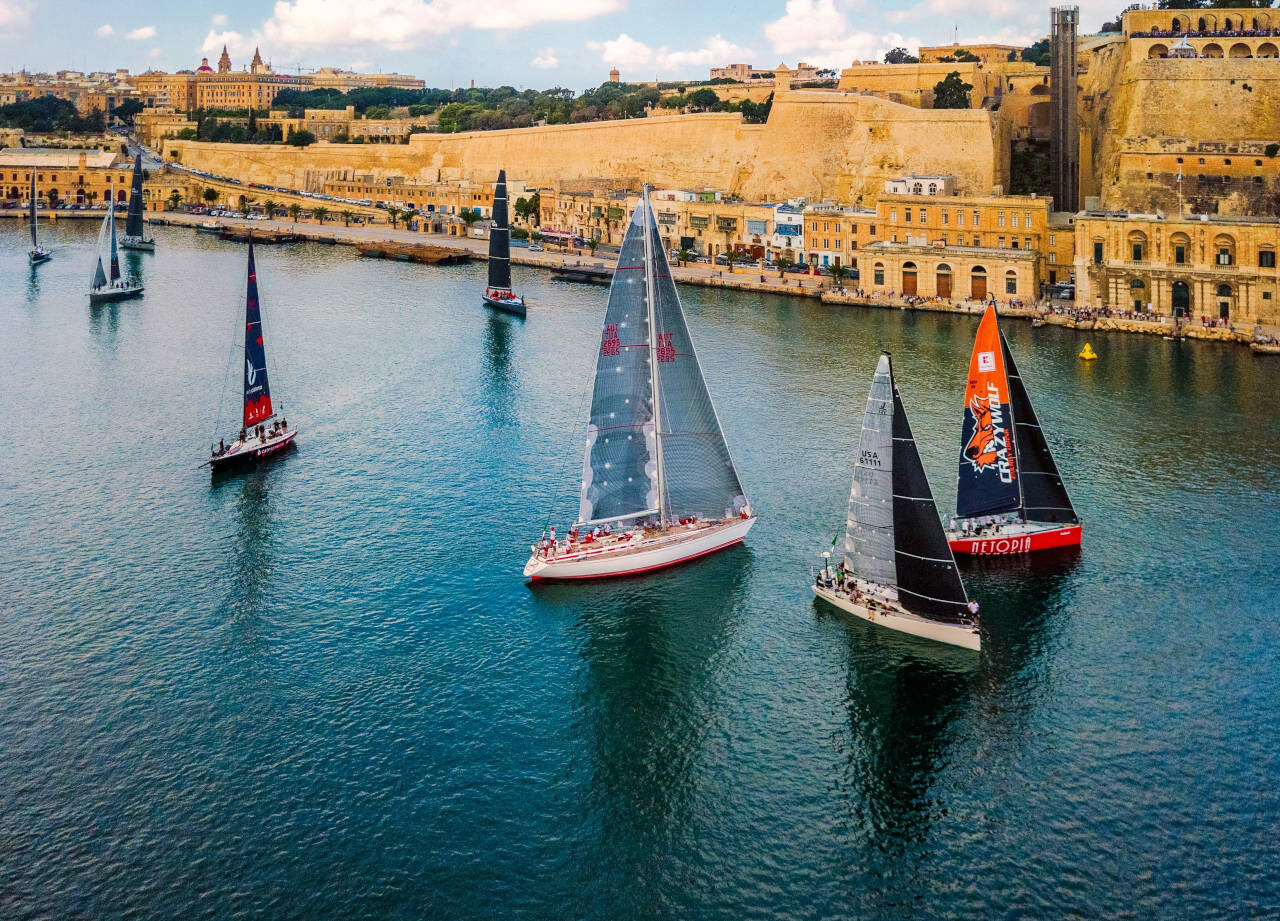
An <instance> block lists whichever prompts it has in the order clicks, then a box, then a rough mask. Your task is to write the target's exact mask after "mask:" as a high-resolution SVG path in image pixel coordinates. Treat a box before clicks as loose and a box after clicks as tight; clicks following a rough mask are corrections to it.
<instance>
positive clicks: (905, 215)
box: [902, 208, 911, 224]
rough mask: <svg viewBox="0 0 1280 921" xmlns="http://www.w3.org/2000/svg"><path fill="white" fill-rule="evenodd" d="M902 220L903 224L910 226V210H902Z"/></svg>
mask: <svg viewBox="0 0 1280 921" xmlns="http://www.w3.org/2000/svg"><path fill="white" fill-rule="evenodd" d="M902 220H903V222H904V223H907V224H910V223H911V209H910V208H904V209H902Z"/></svg>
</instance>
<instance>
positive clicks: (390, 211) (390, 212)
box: [386, 205, 469, 230]
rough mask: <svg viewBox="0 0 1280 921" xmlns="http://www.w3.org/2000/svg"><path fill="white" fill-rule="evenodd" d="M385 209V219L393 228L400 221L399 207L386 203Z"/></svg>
mask: <svg viewBox="0 0 1280 921" xmlns="http://www.w3.org/2000/svg"><path fill="white" fill-rule="evenodd" d="M386 211H387V220H389V221H390V222H391V227H392V229H393V230H394V229H395V227H396V225H397V224H399V222H400V209H399V208H396V207H393V206H391V205H387V208H386ZM468 226H469V225H468Z"/></svg>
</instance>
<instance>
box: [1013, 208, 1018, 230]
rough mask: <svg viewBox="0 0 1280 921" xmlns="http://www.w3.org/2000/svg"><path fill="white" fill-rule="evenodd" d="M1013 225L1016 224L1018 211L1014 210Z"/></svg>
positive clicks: (1015, 225)
mask: <svg viewBox="0 0 1280 921" xmlns="http://www.w3.org/2000/svg"><path fill="white" fill-rule="evenodd" d="M1013 226H1014V227H1017V226H1018V212H1016V211H1015V212H1014V213H1013Z"/></svg>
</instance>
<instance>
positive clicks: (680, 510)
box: [524, 188, 756, 581]
mask: <svg viewBox="0 0 1280 921" xmlns="http://www.w3.org/2000/svg"><path fill="white" fill-rule="evenodd" d="M582 470H583V472H582V487H581V493H580V500H579V512H578V521H577V523H576V524H574V525H573V526H572V527H570V528H569V530H568V533H567V535H565V536H564V537H563V538H562V539H557V537H556V529H555V528H554V527H553V528H551V529H550V532H549V535H547V536H544V537H543V539H542V540H540V541H539V542H538V543H536V544H534V545H533V546H532V547H531V548H530V549H531V551H532V555H531V556H530V557H529V562H528V563H527V564H526V565H525V568H524V574H525V576H527V577H528V578H530V579H531V580H535V581H537V580H550V579H599V578H606V577H610V576H623V575H634V574H637V573H642V572H649V571H652V570H655V569H661V568H663V567H666V566H673V565H675V564H677V563H683V562H686V561H688V560H692V559H695V558H697V557H700V556H705V555H706V554H709V553H714V552H715V551H717V550H721V549H723V548H725V547H728V546H731V545H733V544H736V543H738V542H740V541H741V540H742V539H743V538H744V537H746V535H747V532H748V531H750V530H751V526H752V525H753V524H755V520H756V519H755V516H754V515H753V513H752V511H751V506H750V503H748V501H747V497H746V495H745V493H744V490H743V488H742V483H741V482H740V481H739V479H738V473H737V470H736V469H735V468H734V466H733V460H732V458H731V457H730V456H729V448H728V445H727V444H726V442H725V438H724V431H723V429H722V428H721V426H720V420H719V418H718V417H717V416H716V412H715V407H714V406H713V405H712V402H711V395H710V394H709V393H708V391H707V385H706V382H705V381H704V380H703V377H702V369H701V367H700V366H699V364H698V359H697V356H696V355H695V354H694V350H693V342H692V341H691V339H690V337H689V329H688V327H687V325H686V324H685V319H684V311H683V310H682V309H681V307H680V299H679V297H678V295H677V294H676V288H675V283H674V282H673V281H672V280H671V270H670V267H669V266H668V264H667V259H666V255H665V251H664V250H663V247H662V241H661V238H660V237H659V236H658V231H657V223H656V221H655V220H654V216H653V210H652V208H650V206H649V193H648V189H647V188H646V189H645V191H644V192H643V194H642V195H641V199H640V203H639V205H638V206H637V208H636V210H635V213H634V214H633V215H632V217H631V223H630V225H629V226H628V228H627V234H626V237H625V238H624V239H623V242H622V249H621V252H620V253H619V255H618V265H617V268H616V269H615V270H614V275H613V282H612V285H611V286H610V289H609V306H608V309H607V312H606V314H605V322H604V334H603V336H602V337H601V343H600V350H599V355H598V358H597V362H596V376H595V384H594V389H593V392H592V401H591V418H590V422H589V424H588V427H587V444H586V455H585V458H584V460H583V467H582Z"/></svg>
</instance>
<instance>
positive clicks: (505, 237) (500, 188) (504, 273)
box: [489, 170, 511, 291]
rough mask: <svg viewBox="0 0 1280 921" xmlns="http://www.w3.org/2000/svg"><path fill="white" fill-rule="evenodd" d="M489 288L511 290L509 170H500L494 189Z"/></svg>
mask: <svg viewBox="0 0 1280 921" xmlns="http://www.w3.org/2000/svg"><path fill="white" fill-rule="evenodd" d="M489 288H490V289H491V290H497V291H510V290H511V225H510V222H509V220H508V217H507V171H506V170H498V183H497V185H496V186H495V187H494V190H493V227H492V228H491V229H490V231H489Z"/></svg>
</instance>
